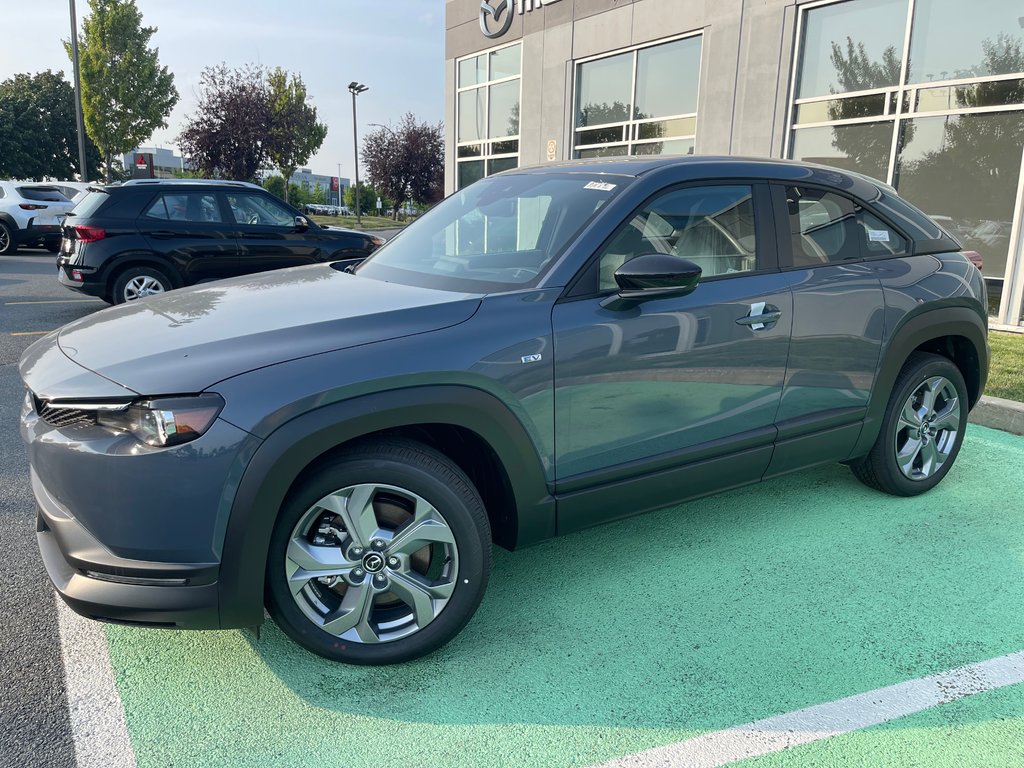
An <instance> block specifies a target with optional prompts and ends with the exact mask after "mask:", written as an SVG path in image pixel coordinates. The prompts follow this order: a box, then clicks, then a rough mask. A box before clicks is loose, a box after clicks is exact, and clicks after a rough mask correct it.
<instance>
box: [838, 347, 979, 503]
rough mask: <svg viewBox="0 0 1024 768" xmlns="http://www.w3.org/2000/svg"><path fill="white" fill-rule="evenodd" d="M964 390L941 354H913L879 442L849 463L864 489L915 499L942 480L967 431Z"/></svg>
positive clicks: (957, 374) (961, 379)
mask: <svg viewBox="0 0 1024 768" xmlns="http://www.w3.org/2000/svg"><path fill="white" fill-rule="evenodd" d="M967 402H968V401H967V386H966V385H965V384H964V377H963V375H962V374H961V373H960V369H959V368H957V367H956V365H954V364H953V363H952V362H951V361H950V360H948V359H947V358H945V357H942V356H940V355H933V354H928V353H924V352H915V353H914V354H912V355H911V356H910V357H909V358H908V359H907V362H906V363H905V364H904V365H903V369H902V370H901V371H900V374H899V376H897V377H896V383H895V384H894V385H893V389H892V393H891V395H890V396H889V403H888V405H887V406H886V409H885V416H884V417H883V418H882V428H881V431H880V432H879V433H878V439H877V440H876V441H875V444H874V446H873V447H872V448H871V451H870V452H869V453H868V455H867V456H865V457H863V458H862V459H858V460H856V461H853V462H851V463H850V468H851V469H852V470H853V474H854V475H855V476H856V477H857V479H858V480H860V481H861V482H862V483H864V484H865V485H867V486H869V487H871V488H875V489H876V490H879V491H883V492H885V493H889V494H892V495H893V496H917V495H918V494H920V493H924V492H925V491H928V490H930V489H932V488H934V487H935V486H936V485H938V484H939V482H940V481H941V480H942V478H943V477H945V476H946V474H947V473H948V472H949V470H950V468H951V467H952V466H953V462H954V461H956V457H957V454H958V453H959V452H960V446H961V445H962V444H963V441H964V432H965V430H966V428H967V412H968V404H967Z"/></svg>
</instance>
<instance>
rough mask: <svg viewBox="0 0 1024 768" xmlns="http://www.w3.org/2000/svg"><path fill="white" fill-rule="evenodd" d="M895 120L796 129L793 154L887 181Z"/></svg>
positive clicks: (791, 151) (799, 157)
mask: <svg viewBox="0 0 1024 768" xmlns="http://www.w3.org/2000/svg"><path fill="white" fill-rule="evenodd" d="M891 147H892V121H891V120H887V121H885V122H879V123H859V124H858V123H854V124H853V125H834V126H822V127H820V128H801V129H800V130H798V131H793V145H792V147H791V149H790V157H792V158H793V159H794V160H803V161H804V162H805V163H821V164H822V165H831V166H834V167H836V168H842V169H844V170H847V171H856V172H857V173H863V174H865V175H866V176H871V177H873V178H876V179H878V180H879V181H885V180H886V178H887V177H888V175H889V152H890V149H891Z"/></svg>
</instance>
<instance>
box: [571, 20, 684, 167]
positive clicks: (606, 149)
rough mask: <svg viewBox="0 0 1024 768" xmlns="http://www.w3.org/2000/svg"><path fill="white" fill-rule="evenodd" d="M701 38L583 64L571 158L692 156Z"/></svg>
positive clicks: (578, 81) (578, 71) (578, 79)
mask: <svg viewBox="0 0 1024 768" xmlns="http://www.w3.org/2000/svg"><path fill="white" fill-rule="evenodd" d="M700 57H701V36H700V35H695V36H691V37H687V38H683V39H681V40H673V41H671V42H668V43H661V44H660V45H654V46H649V47H647V48H640V49H637V50H633V51H627V52H625V53H617V54H613V55H611V56H605V57H602V58H599V59H593V60H591V61H584V62H582V63H580V64H579V65H578V66H577V69H576V115H575V122H574V129H575V130H574V131H573V148H574V152H575V157H608V156H614V155H629V154H634V155H662V154H665V155H669V154H671V155H687V154H693V145H694V139H695V134H696V130H697V86H698V83H699V81H700Z"/></svg>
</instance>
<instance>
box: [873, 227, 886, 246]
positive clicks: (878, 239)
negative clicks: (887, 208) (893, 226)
mask: <svg viewBox="0 0 1024 768" xmlns="http://www.w3.org/2000/svg"><path fill="white" fill-rule="evenodd" d="M868 240H870V241H871V242H873V243H888V242H889V230H887V229H869V230H868Z"/></svg>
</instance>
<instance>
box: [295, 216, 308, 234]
mask: <svg viewBox="0 0 1024 768" xmlns="http://www.w3.org/2000/svg"><path fill="white" fill-rule="evenodd" d="M295 228H296V229H297V230H299V231H300V232H301V231H303V230H305V229H309V219H307V218H306V217H305V216H296V217H295Z"/></svg>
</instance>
